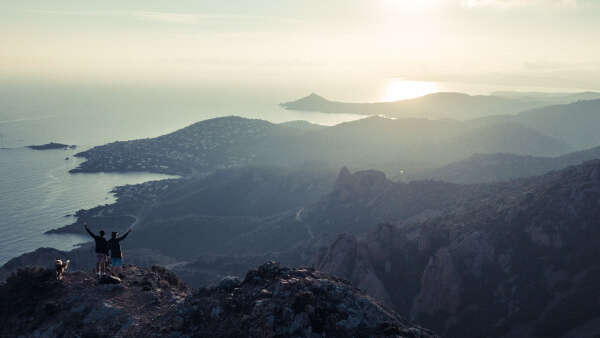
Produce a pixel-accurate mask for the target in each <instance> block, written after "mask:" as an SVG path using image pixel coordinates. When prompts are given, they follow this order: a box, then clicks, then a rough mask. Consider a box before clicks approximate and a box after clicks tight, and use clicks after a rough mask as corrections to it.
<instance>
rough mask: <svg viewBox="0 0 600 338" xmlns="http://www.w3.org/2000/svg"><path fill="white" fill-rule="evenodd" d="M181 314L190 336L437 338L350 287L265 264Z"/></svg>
mask: <svg viewBox="0 0 600 338" xmlns="http://www.w3.org/2000/svg"><path fill="white" fill-rule="evenodd" d="M186 305H187V306H186V307H185V310H184V311H183V312H182V316H183V318H185V319H184V320H185V324H184V326H185V329H184V330H182V331H183V333H185V334H192V333H193V334H195V335H199V336H218V337H235V336H248V337H265V336H269V337H271V336H276V337H433V336H434V335H433V333H431V332H430V331H428V330H425V329H422V328H419V327H416V326H414V325H412V324H410V323H409V322H407V321H406V320H404V319H403V318H401V317H400V316H398V315H397V314H395V313H394V312H393V311H391V310H389V309H388V308H386V307H385V306H383V305H381V304H379V303H377V302H376V301H375V300H373V299H372V298H370V297H368V296H365V295H364V294H362V293H361V292H360V291H359V290H358V289H356V288H354V287H352V286H351V285H350V284H349V283H348V282H346V281H344V280H341V279H337V278H333V277H330V276H329V275H326V274H323V273H321V272H318V271H315V270H313V269H289V268H285V267H280V266H279V264H276V263H272V262H271V263H266V264H264V265H261V266H260V267H259V268H258V269H256V270H251V271H249V272H248V273H247V274H246V277H245V279H244V281H243V282H241V283H240V284H239V285H236V286H235V287H231V285H230V283H227V287H222V286H218V287H216V288H210V289H201V290H199V291H198V292H197V293H196V294H195V295H194V296H193V297H190V298H189V299H188V300H187V302H186Z"/></svg>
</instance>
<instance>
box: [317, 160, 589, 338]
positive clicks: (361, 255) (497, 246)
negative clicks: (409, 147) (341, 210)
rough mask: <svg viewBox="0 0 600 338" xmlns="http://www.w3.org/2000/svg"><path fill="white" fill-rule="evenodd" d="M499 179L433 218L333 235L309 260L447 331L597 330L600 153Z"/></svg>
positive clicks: (560, 333)
mask: <svg viewBox="0 0 600 338" xmlns="http://www.w3.org/2000/svg"><path fill="white" fill-rule="evenodd" d="M496 186H505V187H507V188H506V189H504V190H498V194H497V195H496V196H495V197H494V198H489V199H488V200H486V201H481V202H480V203H476V204H471V205H469V206H467V207H465V208H464V209H462V210H459V209H457V210H453V211H451V212H448V213H446V214H444V215H442V216H441V217H438V218H435V219H431V220H427V221H424V222H414V223H412V224H403V225H401V226H393V225H389V224H382V225H379V226H377V227H376V228H375V229H374V230H373V231H372V232H370V233H368V234H367V235H364V236H362V237H359V236H356V235H343V236H340V237H339V238H338V240H337V241H336V242H334V243H333V244H332V245H331V246H330V247H329V248H328V249H327V250H322V251H321V252H319V253H318V254H317V255H316V256H315V257H314V258H313V265H314V266H315V267H316V268H317V269H319V270H323V271H327V272H330V273H333V274H335V275H338V276H340V277H343V278H348V279H350V280H351V281H352V282H353V283H354V284H355V285H358V286H360V287H364V288H365V289H366V290H367V291H368V292H369V294H371V295H378V296H379V297H381V299H382V300H384V301H386V302H387V303H388V304H391V305H393V306H394V307H395V308H396V309H397V310H398V311H399V312H400V313H401V314H404V315H406V316H411V318H412V319H413V320H416V321H417V322H418V323H421V324H422V325H425V326H428V327H431V328H433V329H435V330H437V331H438V332H440V333H442V334H443V335H444V336H448V337H575V336H576V337H594V336H595V335H597V334H598V332H600V324H598V323H599V320H600V312H599V311H598V308H599V307H598V297H599V296H600V293H599V292H598V287H597V285H598V283H599V282H600V260H598V257H599V256H600V251H599V249H598V248H599V246H598V238H600V160H596V161H591V162H587V163H584V164H582V165H579V166H574V167H569V168H567V169H565V170H562V171H556V172H551V173H548V174H546V175H543V176H539V177H533V178H529V179H522V180H516V181H512V182H507V183H504V184H501V185H496ZM508 187H511V188H508ZM408 309H410V311H408Z"/></svg>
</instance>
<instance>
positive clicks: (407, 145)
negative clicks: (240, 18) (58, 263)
mask: <svg viewBox="0 0 600 338" xmlns="http://www.w3.org/2000/svg"><path fill="white" fill-rule="evenodd" d="M589 102H590V103H596V101H589ZM598 103H600V101H598ZM579 106H580V103H575V104H571V105H568V106H567V107H563V109H566V111H565V112H564V113H562V114H554V115H552V116H554V118H550V115H549V116H548V117H546V118H540V119H544V121H548V123H547V124H549V125H552V126H557V128H555V129H552V130H548V128H542V127H543V126H540V125H536V124H535V123H529V122H528V121H527V120H524V121H523V123H520V122H521V120H519V119H514V118H500V117H497V118H496V120H493V119H492V118H489V119H478V120H472V121H455V120H428V119H387V118H382V117H368V118H365V119H362V120H357V121H352V122H347V123H342V124H338V125H335V126H331V127H324V126H314V125H310V124H306V123H304V124H303V123H298V122H295V123H293V124H292V123H284V124H273V123H270V122H267V121H262V120H251V119H244V118H240V117H234V116H232V117H224V118H216V119H212V120H206V121H202V122H198V123H196V124H193V125H191V126H189V127H186V128H183V129H181V130H178V131H176V132H173V133H171V134H168V135H164V136H160V137H157V138H152V139H141V140H134V141H126V142H115V143H110V144H107V145H103V146H99V147H94V148H92V149H90V150H87V151H85V152H82V153H79V154H77V156H79V157H84V158H86V161H85V162H83V163H82V164H81V165H80V167H78V168H76V169H74V170H72V172H127V171H151V172H159V173H169V174H178V175H183V176H190V175H205V174H208V173H211V172H214V171H215V170H218V169H222V168H234V167H245V166H264V165H267V166H268V165H272V166H283V167H299V166H300V167H304V166H307V165H308V166H320V167H327V168H340V167H342V166H344V165H346V166H349V167H352V168H355V169H378V170H384V171H386V172H389V173H391V174H394V173H396V172H399V171H401V170H407V171H412V172H414V171H415V169H423V168H435V167H440V166H443V165H446V164H449V163H451V162H455V161H458V160H462V159H464V158H467V157H468V156H471V155H473V154H476V153H513V154H518V155H532V156H558V155H562V154H565V153H568V152H570V151H573V150H578V149H582V148H579V147H576V146H572V143H571V142H573V143H576V144H583V143H585V144H587V143H593V142H594V140H596V139H598V136H597V135H596V133H594V132H592V129H594V127H593V126H595V122H596V119H597V116H596V115H594V114H580V113H579V110H578V109H579ZM577 114H580V115H581V116H580V117H579V118H577V119H576V121H577V122H576V123H575V124H576V125H578V126H579V125H580V126H581V130H582V131H584V133H583V134H581V135H580V134H576V133H571V132H570V130H572V129H573V122H565V123H564V124H562V125H564V126H565V129H564V130H562V129H560V126H561V123H560V121H562V120H566V119H569V118H570V117H569V116H571V115H577ZM524 116H528V115H524ZM545 131H548V132H552V133H553V134H554V135H557V136H556V137H554V136H552V135H548V134H546V133H545ZM558 136H561V139H559V138H558ZM598 143H599V144H600V139H598Z"/></svg>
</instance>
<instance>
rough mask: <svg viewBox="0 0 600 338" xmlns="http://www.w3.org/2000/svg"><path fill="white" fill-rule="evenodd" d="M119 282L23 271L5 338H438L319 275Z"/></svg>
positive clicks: (4, 323) (2, 292)
mask: <svg viewBox="0 0 600 338" xmlns="http://www.w3.org/2000/svg"><path fill="white" fill-rule="evenodd" d="M120 277H121V278H120V283H118V284H112V283H104V282H103V281H102V280H98V279H97V278H96V276H94V275H93V274H90V273H86V272H74V273H67V274H66V275H65V276H64V280H63V281H56V279H55V277H54V272H53V271H52V270H48V269H42V268H25V269H21V270H19V271H18V272H16V273H14V274H13V275H11V276H10V277H9V278H8V279H7V281H6V283H5V284H3V285H1V286H0V304H2V306H1V307H0V336H1V337H18V336H25V337H30V336H41V337H54V336H60V337H109V336H110V337H158V336H161V337H165V336H166V337H241V336H243V337H436V336H435V334H433V333H432V332H431V331H428V330H426V329H423V328H420V327H418V326H415V325H413V324H411V323H409V322H408V321H406V320H405V319H403V318H402V317H400V316H399V315H398V314H396V313H395V312H394V311H392V310H390V309H388V308H386V307H385V306H383V305H381V304H380V303H378V302H377V301H375V300H373V299H372V298H370V297H369V296H366V295H365V294H363V293H362V292H361V291H360V290H358V289H356V288H354V287H352V286H351V285H350V284H349V282H347V281H345V280H342V279H339V278H335V277H332V276H329V275H327V274H324V273H321V272H319V271H316V270H314V269H308V268H306V269H304V268H299V269H290V268H286V267H281V266H280V265H279V264H278V263H274V262H268V263H265V264H263V265H261V266H260V267H258V268H257V269H255V270H250V271H249V272H248V273H247V274H246V277H245V278H244V280H243V281H242V280H240V279H237V278H225V279H223V280H222V281H221V283H219V284H218V285H217V286H215V287H212V288H203V289H199V290H192V289H190V288H188V287H187V286H186V285H185V284H183V283H182V282H181V281H180V280H179V278H177V276H176V275H175V274H173V273H172V272H170V271H168V270H166V269H164V268H161V267H157V266H154V267H152V269H145V268H139V267H136V266H127V267H125V269H124V272H123V274H122V275H120Z"/></svg>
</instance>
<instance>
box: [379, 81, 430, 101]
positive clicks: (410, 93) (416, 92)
mask: <svg viewBox="0 0 600 338" xmlns="http://www.w3.org/2000/svg"><path fill="white" fill-rule="evenodd" d="M437 91H439V88H438V85H437V84H436V83H434V82H424V81H407V80H402V79H392V80H390V81H388V83H387V85H386V86H385V93H384V95H383V98H382V100H383V101H386V102H389V101H398V100H406V99H413V98H416V97H420V96H423V95H427V94H431V93H435V92H437Z"/></svg>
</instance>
